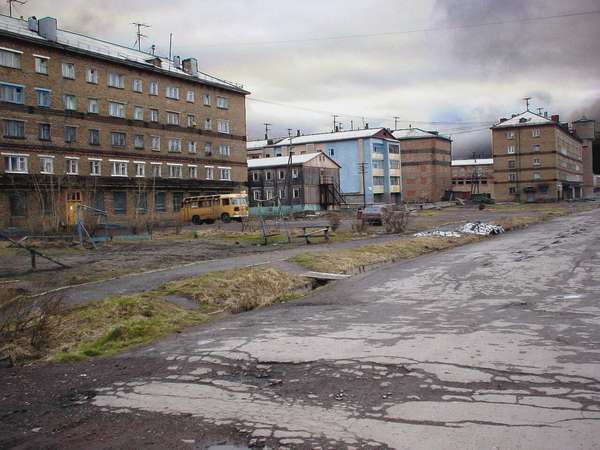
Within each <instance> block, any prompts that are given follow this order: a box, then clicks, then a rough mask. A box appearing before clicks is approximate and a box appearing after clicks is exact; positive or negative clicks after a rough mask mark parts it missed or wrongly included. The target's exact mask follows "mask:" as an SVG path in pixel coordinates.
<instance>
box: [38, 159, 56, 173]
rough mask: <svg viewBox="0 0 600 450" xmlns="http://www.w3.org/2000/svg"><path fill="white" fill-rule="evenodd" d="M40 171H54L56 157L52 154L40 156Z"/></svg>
mask: <svg viewBox="0 0 600 450" xmlns="http://www.w3.org/2000/svg"><path fill="white" fill-rule="evenodd" d="M40 173H44V174H53V173H54V158H53V157H52V156H40Z"/></svg>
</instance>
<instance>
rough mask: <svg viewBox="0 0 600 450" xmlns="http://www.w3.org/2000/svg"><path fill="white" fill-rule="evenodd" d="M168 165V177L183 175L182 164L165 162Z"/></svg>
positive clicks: (180, 176)
mask: <svg viewBox="0 0 600 450" xmlns="http://www.w3.org/2000/svg"><path fill="white" fill-rule="evenodd" d="M167 165H168V166H169V178H182V177H183V165H182V164H167Z"/></svg>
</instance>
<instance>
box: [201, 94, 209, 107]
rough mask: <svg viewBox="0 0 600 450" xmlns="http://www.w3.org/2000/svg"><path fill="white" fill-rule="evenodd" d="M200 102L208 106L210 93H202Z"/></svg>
mask: <svg viewBox="0 0 600 450" xmlns="http://www.w3.org/2000/svg"><path fill="white" fill-rule="evenodd" d="M202 103H204V106H210V94H204V95H203V96H202Z"/></svg>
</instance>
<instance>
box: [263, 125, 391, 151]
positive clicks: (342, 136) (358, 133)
mask: <svg viewBox="0 0 600 450" xmlns="http://www.w3.org/2000/svg"><path fill="white" fill-rule="evenodd" d="M373 137H377V138H381V139H388V138H392V137H393V136H392V135H391V133H389V132H388V131H387V130H386V129H385V128H367V129H366V130H350V131H336V132H335V133H317V134H307V135H304V136H294V137H292V138H291V139H290V138H285V139H282V140H281V141H279V142H277V143H275V144H273V147H279V146H282V145H302V144H312V143H318V142H333V141H347V140H351V139H365V138H373ZM290 141H291V142H290Z"/></svg>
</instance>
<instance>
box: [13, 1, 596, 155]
mask: <svg viewBox="0 0 600 450" xmlns="http://www.w3.org/2000/svg"><path fill="white" fill-rule="evenodd" d="M3 3H4V2H3ZM2 7H3V8H5V9H6V7H5V6H4V5H2ZM594 10H600V4H599V2H598V0H570V1H568V2H566V1H564V0H558V1H557V0H529V1H528V0H502V1H498V0H421V1H418V2H417V1H414V0H413V1H404V0H371V1H367V0H361V1H355V0H327V1H324V0H303V1H297V0H218V1H216V0H215V1H208V0H198V1H190V0H187V1H183V0H170V1H168V2H166V1H164V0H127V1H124V0H29V2H28V3H27V5H25V6H21V7H19V8H18V10H17V13H18V14H19V15H23V16H28V15H36V16H38V17H40V16H45V15H51V16H54V17H57V18H58V22H59V27H60V28H63V29H67V30H71V31H78V32H81V33H85V34H91V35H93V36H97V37H100V38H103V39H106V40H110V41H113V42H117V43H121V44H126V45H133V43H134V41H135V32H134V28H133V26H132V25H130V23H131V22H134V21H136V22H137V21H139V22H145V23H148V24H151V25H152V28H149V29H147V30H146V31H145V32H146V34H147V35H148V38H147V39H146V40H144V41H143V47H146V49H148V48H149V47H150V45H151V44H156V46H157V51H158V52H159V53H161V54H168V45H169V44H168V43H169V33H171V32H172V33H173V35H174V37H173V41H174V54H176V55H181V56H182V57H183V58H185V57H189V56H194V57H196V58H197V59H198V60H199V64H200V68H201V70H202V71H205V72H207V73H210V74H213V75H217V76H220V77H222V78H225V79H228V80H231V81H235V82H239V83H242V84H243V85H244V86H245V87H246V89H248V90H249V91H251V92H252V95H251V96H249V98H248V101H247V116H248V137H249V138H260V137H262V135H263V133H264V130H263V128H264V127H263V125H262V124H263V122H269V123H272V124H273V125H272V130H273V131H272V134H273V135H275V136H281V135H287V129H288V128H292V129H294V130H295V129H301V130H302V132H304V133H311V132H319V131H330V130H331V128H332V118H331V112H335V113H338V114H340V115H342V116H341V117H340V120H341V121H342V124H343V127H344V129H349V128H350V126H351V123H350V121H351V120H353V121H354V126H355V127H356V126H362V122H363V120H362V117H365V121H366V122H368V123H369V125H370V126H371V127H373V126H380V125H381V126H387V127H392V128H393V126H394V120H393V119H392V117H393V116H399V117H400V127H407V126H408V125H409V124H412V125H413V126H418V127H421V128H425V129H438V130H439V131H441V132H443V133H447V134H451V135H452V137H453V139H454V141H455V143H454V149H455V152H456V153H457V154H461V155H463V156H464V155H468V156H470V155H471V154H472V153H473V152H477V153H483V152H485V151H487V150H488V149H489V140H490V132H489V130H488V129H487V128H488V126H489V124H491V123H492V122H494V121H496V120H497V119H498V118H499V117H503V116H510V114H511V113H516V112H520V111H522V110H523V109H524V102H523V101H522V98H523V97H525V96H531V97H533V100H532V105H533V106H532V109H534V108H536V107H543V108H544V109H545V110H548V111H549V112H551V113H559V114H561V117H562V118H565V119H573V118H575V117H576V116H578V115H580V114H582V113H587V114H588V115H593V114H596V115H598V116H599V117H598V118H599V119H600V45H599V43H600V14H591V13H590V14H586V15H578V16H569V17H562V18H551V19H546V20H531V21H527V22H514V21H515V20H519V19H525V18H535V17H541V16H546V17H547V16H556V15H565V14H572V13H578V12H586V11H587V12H590V11H594ZM4 12H6V11H4ZM491 22H493V23H496V25H489V23H491ZM507 22H508V23H507ZM481 24H488V25H484V26H475V25H481ZM415 30H427V31H416V32H408V33H406V31H415ZM398 32H403V33H398ZM385 33H387V34H385ZM364 35H370V36H364ZM360 36H363V37H360ZM329 38H334V39H329ZM264 101H268V102H274V103H281V104H283V105H276V104H273V103H265V102H264ZM426 122H453V123H446V124H433V123H426ZM460 122H466V123H460ZM477 129H479V130H480V131H477V132H471V131H472V130H477ZM464 131H468V133H464ZM461 132H462V133H461Z"/></svg>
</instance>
